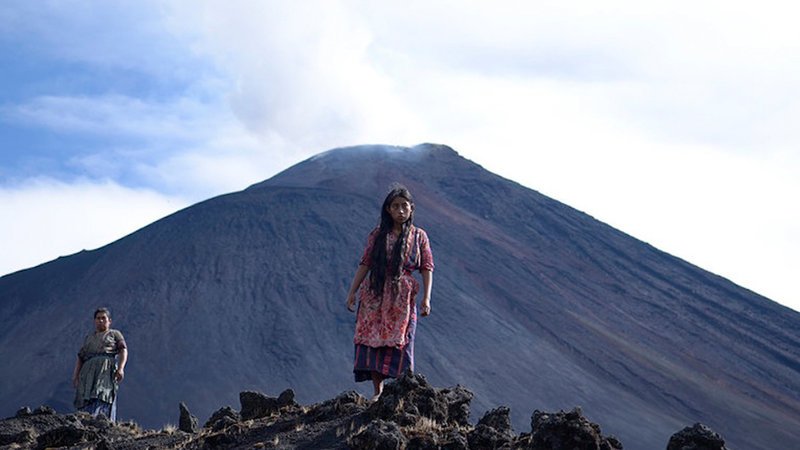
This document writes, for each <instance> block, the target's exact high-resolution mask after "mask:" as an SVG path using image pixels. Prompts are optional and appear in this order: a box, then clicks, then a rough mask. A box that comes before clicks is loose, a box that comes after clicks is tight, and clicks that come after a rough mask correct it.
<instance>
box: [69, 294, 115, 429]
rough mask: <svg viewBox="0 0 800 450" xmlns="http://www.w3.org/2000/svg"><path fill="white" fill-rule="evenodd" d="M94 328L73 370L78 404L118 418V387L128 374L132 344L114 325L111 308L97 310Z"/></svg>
mask: <svg viewBox="0 0 800 450" xmlns="http://www.w3.org/2000/svg"><path fill="white" fill-rule="evenodd" d="M94 329H95V331H94V333H92V334H89V335H88V336H86V339H85V340H84V341H83V346H82V347H81V350H80V351H79V352H78V359H77V361H76V362H75V371H74V372H73V374H72V385H73V386H74V387H75V389H76V392H75V408H77V409H78V411H84V412H88V413H90V414H92V415H93V416H97V415H98V414H101V413H102V414H104V415H105V416H106V417H108V418H109V419H110V420H111V421H112V422H113V421H115V420H116V419H117V388H118V386H119V383H120V382H121V381H122V380H123V379H124V378H125V364H126V363H127V362H128V346H127V345H126V344H125V338H124V337H123V336H122V333H120V332H119V331H117V330H113V329H111V313H110V312H109V311H108V309H107V308H99V309H97V310H96V311H95V312H94ZM117 355H119V364H117V361H116V357H117Z"/></svg>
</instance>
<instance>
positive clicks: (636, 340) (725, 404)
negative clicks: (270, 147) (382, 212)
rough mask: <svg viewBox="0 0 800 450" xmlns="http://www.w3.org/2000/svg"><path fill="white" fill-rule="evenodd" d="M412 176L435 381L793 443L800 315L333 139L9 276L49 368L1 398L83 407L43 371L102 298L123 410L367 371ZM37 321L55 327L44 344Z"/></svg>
mask: <svg viewBox="0 0 800 450" xmlns="http://www.w3.org/2000/svg"><path fill="white" fill-rule="evenodd" d="M392 181H400V182H403V183H405V184H406V185H408V186H409V188H410V189H411V191H412V193H414V195H415V199H416V203H417V217H416V221H417V223H418V224H419V225H420V226H422V227H423V228H425V229H426V230H427V231H428V233H429V236H430V237H431V241H432V245H433V251H434V257H435V259H436V261H437V269H436V273H435V275H434V279H435V282H434V295H433V314H432V316H431V317H429V318H425V319H423V320H421V322H420V327H419V330H418V343H417V358H418V361H417V365H418V367H419V368H420V370H422V371H424V372H425V373H427V374H429V375H430V377H431V380H432V382H434V383H436V384H440V385H449V384H451V383H452V382H463V383H465V384H469V385H470V386H472V387H474V388H475V389H476V391H477V392H482V393H484V394H482V395H479V396H477V397H476V399H475V401H474V404H475V405H476V406H477V408H476V410H478V411H481V410H488V409H489V408H492V407H494V406H496V405H497V404H498V403H501V404H509V405H510V406H511V407H512V411H514V410H517V409H518V408H519V407H521V405H523V404H524V405H530V404H534V405H541V408H542V409H549V410H557V409H562V408H569V407H572V406H574V405H582V406H584V408H585V410H586V411H587V412H589V413H590V414H591V416H593V417H603V418H604V419H605V420H606V423H607V425H604V428H608V429H610V430H611V431H612V432H613V433H614V434H617V435H619V436H620V437H621V439H622V441H623V442H625V443H626V448H634V449H635V448H652V447H651V446H650V445H651V444H654V445H659V446H660V445H663V442H664V441H665V433H670V432H672V431H674V430H675V429H677V428H679V427H680V426H683V425H685V424H686V423H692V422H694V421H702V422H706V423H709V425H711V426H712V428H714V429H717V430H719V431H720V432H721V433H722V434H723V435H725V436H726V438H728V439H729V440H730V442H732V443H737V442H739V446H743V444H748V445H751V446H752V444H754V442H758V441H757V439H760V438H759V436H760V435H759V434H758V433H750V430H751V429H753V428H760V429H763V430H766V431H761V433H766V432H767V431H770V432H773V434H774V435H775V436H777V437H773V438H771V439H772V442H774V443H776V445H777V444H779V443H791V444H794V443H795V438H794V436H791V435H788V434H786V431H785V428H782V427H779V426H778V424H779V423H781V424H792V423H794V424H797V425H798V426H799V427H800V401H798V400H797V399H798V397H800V396H799V395H798V392H800V386H798V381H797V379H798V377H797V375H798V374H800V363H799V362H798V361H800V351H799V350H798V348H800V345H798V342H800V338H798V336H797V331H796V330H798V329H799V328H800V315H798V314H797V313H795V312H793V311H791V310H789V309H788V308H785V307H782V306H780V305H777V304H775V303H774V302H771V301H769V300H768V299H765V298H763V297H761V296H758V295H757V294H754V293H752V292H750V291H747V290H745V289H743V288H741V287H739V286H736V285H734V284H733V283H731V282H730V281H728V280H725V279H724V278H721V277H719V276H716V275H713V274H710V273H708V272H706V271H703V270H702V269H700V268H698V267H696V266H693V265H691V264H689V263H688V262H686V261H683V260H681V259H680V258H677V257H674V256H672V255H669V254H666V253H664V252H661V251H660V250H658V249H656V248H655V247H652V246H651V245H649V244H646V243H643V242H641V241H639V240H636V239H635V238H633V237H631V236H628V235H627V234H625V233H623V232H621V231H619V230H616V229H614V228H613V227H610V226H609V225H607V224H603V223H601V222H598V221H597V220H596V219H594V218H592V217H591V216H589V215H587V214H585V213H583V212H580V211H577V210H575V209H574V208H570V207H569V206H567V205H564V204H562V203H560V202H558V201H556V200H553V199H550V198H548V197H546V196H544V195H542V194H540V193H538V192H536V191H533V190H529V189H527V188H524V187H522V186H520V185H519V184H517V183H514V182H513V181H510V180H506V179H504V178H502V177H498V176H497V175H494V174H492V173H490V172H488V171H486V170H485V169H483V168H482V167H480V166H479V165H477V164H475V163H473V162H471V161H468V160H466V159H464V158H462V157H461V156H459V155H458V154H457V152H455V151H454V150H452V149H450V148H449V147H446V146H438V145H430V144H423V145H420V146H417V147H414V148H410V149H409V148H403V147H391V148H389V149H388V150H387V149H386V148H384V147H382V146H370V147H351V148H346V149H334V150H331V151H329V152H325V153H323V154H321V155H318V156H316V157H312V158H310V159H308V160H306V161H303V162H301V163H299V164H297V165H295V166H293V167H292V168H289V169H287V170H286V171H283V172H281V173H280V174H278V175H276V176H274V177H272V178H270V179H269V180H266V181H264V182H261V183H257V184H254V185H252V186H250V187H248V188H247V189H245V190H243V191H241V192H237V193H232V194H226V195H223V196H219V197H215V198H212V199H209V200H206V201H204V202H200V203H198V204H197V205H194V206H192V207H189V208H186V209H184V210H181V211H179V212H177V213H175V214H173V215H170V216H168V217H166V218H164V219H162V220H159V221H157V222H155V223H154V224H152V225H150V226H148V227H145V228H143V229H141V230H139V231H137V232H135V233H133V234H131V235H129V236H127V237H125V238H123V239H120V240H118V241H115V242H114V243H112V244H109V245H108V246H105V247H103V248H101V249H98V250H94V251H92V252H83V253H79V254H76V255H73V256H71V257H67V258H61V259H58V260H55V261H53V262H51V263H48V264H46V265H44V266H39V267H37V268H35V269H29V270H28V271H23V272H21V273H20V272H18V273H16V274H13V275H14V276H10V277H9V276H6V277H3V278H0V299H2V304H1V305H0V308H1V310H0V312H2V313H3V314H2V316H3V317H4V319H0V320H2V322H0V325H2V327H0V350H2V351H3V353H4V354H11V355H12V357H13V360H14V362H15V366H20V367H24V368H29V369H27V370H29V371H30V373H32V374H30V373H29V374H27V377H28V379H24V377H23V378H20V376H19V375H18V374H17V373H16V372H13V371H10V370H8V369H3V368H0V379H2V380H4V381H5V380H8V383H5V382H4V385H5V384H7V386H6V390H4V391H2V392H0V398H3V399H6V402H7V403H11V404H6V403H4V404H3V405H0V406H2V407H3V408H4V409H5V410H7V411H10V410H13V409H15V408H16V407H18V406H19V405H20V404H24V403H34V404H35V403H50V404H53V405H54V406H57V409H59V408H60V409H62V410H64V409H68V408H69V405H68V398H69V397H68V394H69V392H70V389H69V386H68V385H66V381H67V379H68V375H66V376H65V377H64V382H61V383H58V384H56V383H53V382H50V381H48V380H47V379H43V378H42V377H40V376H39V375H37V374H36V369H39V370H41V367H42V365H43V364H45V363H46V364H47V365H48V366H52V367H61V368H62V369H61V370H62V371H63V368H64V367H65V365H67V366H68V365H69V364H70V362H69V361H68V362H67V363H66V364H65V363H64V362H63V361H62V360H65V359H67V360H68V359H69V358H64V357H63V356H62V355H63V354H64V353H69V352H70V351H76V350H77V348H75V349H74V350H73V349H72V348H71V347H70V346H69V345H66V344H67V343H72V344H71V345H72V346H73V347H76V346H77V345H79V344H78V343H79V342H80V339H81V333H80V330H81V327H83V329H85V327H86V326H87V325H88V321H87V320H86V319H85V317H84V316H85V315H87V314H90V312H91V311H92V310H93V308H94V307H96V306H97V305H99V304H108V303H111V305H110V306H112V311H115V314H116V317H115V319H117V322H116V323H117V324H120V328H121V329H122V331H123V332H125V334H126V338H127V339H128V340H129V342H130V343H131V347H132V351H131V364H130V366H129V368H128V370H127V372H128V377H127V379H126V382H125V384H124V385H123V391H122V400H121V402H122V403H121V405H120V408H121V409H120V411H121V414H122V415H123V417H124V416H125V411H126V409H127V411H128V414H131V417H136V416H137V415H138V414H145V411H147V409H146V408H145V407H144V405H143V404H140V403H142V402H138V403H137V402H136V401H135V400H136V399H135V398H129V397H126V395H128V394H126V392H130V395H132V397H144V398H147V396H148V393H151V391H152V390H153V389H155V390H156V391H157V393H158V396H160V397H161V398H160V400H150V401H151V402H153V403H154V404H156V405H165V406H157V407H156V408H155V411H156V413H155V417H159V414H161V415H164V416H165V417H166V414H167V410H171V408H172V407H174V404H176V403H177V402H178V401H180V400H190V399H192V403H193V404H194V403H195V401H196V403H197V404H198V405H200V406H199V407H198V408H197V409H198V411H200V412H201V414H208V413H210V410H209V409H210V408H211V407H213V406H215V405H218V404H219V402H220V401H221V399H223V401H224V399H225V398H235V395H236V393H237V392H239V390H241V388H245V389H247V388H251V387H252V388H257V389H261V390H264V391H269V389H266V387H268V386H274V385H279V386H286V385H291V386H295V385H297V386H298V387H301V389H300V391H301V392H303V391H305V392H307V394H304V395H308V397H307V398H301V400H302V401H305V402H311V401H316V400H319V399H321V398H325V397H326V396H330V395H331V394H332V393H335V392H340V391H343V390H345V389H347V388H351V387H352V381H351V380H350V376H351V375H350V372H349V371H350V369H351V364H352V360H351V358H352V354H351V353H352V347H351V346H352V343H351V341H350V337H351V336H352V320H353V318H352V316H351V315H349V314H348V313H347V312H346V311H345V310H344V307H343V302H344V295H345V293H346V291H347V287H348V286H349V282H350V278H351V277H352V273H353V271H354V270H355V267H356V265H357V263H358V258H359V256H360V253H361V251H362V249H363V245H364V241H365V238H366V234H367V233H368V232H369V230H370V229H371V228H372V227H373V226H374V225H375V224H376V223H377V209H378V206H379V204H380V201H381V200H382V193H383V192H385V190H386V188H387V187H388V185H389V183H390V182H392ZM297 280H302V282H297ZM87 311H88V313H87ZM12 314H13V317H15V318H18V319H19V320H18V321H17V322H14V321H9V320H8V317H11V315H12ZM37 318H38V319H39V320H41V321H43V322H44V323H48V324H50V323H52V324H55V329H54V330H50V331H45V332H44V333H43V335H42V336H41V339H42V341H43V343H39V344H38V345H32V344H31V343H30V342H28V341H27V340H25V339H23V338H22V336H24V335H25V330H26V329H28V328H30V327H31V326H32V324H33V323H35V320H37ZM3 330H5V332H4V331H3ZM48 342H58V345H56V347H58V348H48V347H47V345H46V344H47V343H48ZM164 342H167V343H168V344H169V345H166V346H165V345H164ZM234 343H235V344H236V345H233V344H234ZM51 347H52V346H51ZM228 361H230V363H231V364H230V365H228V363H227V362H228ZM740 366H741V367H740ZM201 374H202V376H201ZM144 379H147V380H164V381H160V382H159V383H156V386H155V387H150V388H148V383H145V382H144V381H143V380H144ZM20 380H22V381H25V382H27V383H28V384H30V383H31V381H32V380H35V381H36V382H37V383H42V384H41V385H38V384H37V385H36V386H47V388H46V389H42V388H39V389H31V388H30V387H26V383H25V382H22V381H20ZM152 384H153V383H152V382H151V383H150V385H152ZM160 384H163V386H160ZM12 385H13V387H14V388H15V389H8V387H11V386H12ZM210 386H213V388H211V387H210ZM212 391H213V392H212ZM49 399H55V400H58V399H60V400H58V401H56V402H49V401H47V400H49ZM126 401H127V404H126ZM12 402H15V403H12ZM166 405H169V406H166ZM205 405H208V406H205ZM621 405H628V406H626V408H622V407H621ZM731 405H736V411H729V410H730V409H731ZM162 410H163V412H160V413H159V411H162ZM631 411H635V412H636V413H635V414H633V413H631ZM512 418H513V413H512ZM514 420H515V422H516V423H519V422H520V421H521V420H524V419H520V418H519V417H518V416H517V417H516V419H514ZM718 422H719V423H718ZM667 436H668V434H667ZM753 439H756V441H753ZM775 448H780V447H775Z"/></svg>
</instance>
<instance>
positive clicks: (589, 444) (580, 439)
mask: <svg viewBox="0 0 800 450" xmlns="http://www.w3.org/2000/svg"><path fill="white" fill-rule="evenodd" d="M529 448H530V449H532V450H551V449H559V448H569V449H571V450H615V449H620V450H621V449H622V444H621V443H620V442H619V441H618V440H617V439H616V438H615V437H613V436H608V437H606V436H603V434H602V433H601V431H600V426H599V425H597V424H596V423H592V422H590V421H589V420H588V419H586V418H585V417H584V416H583V413H582V412H581V409H580V408H575V409H573V410H572V411H569V412H564V411H560V412H558V413H555V414H553V413H546V412H542V411H538V410H537V411H534V412H533V415H532V416H531V436H530V443H529Z"/></svg>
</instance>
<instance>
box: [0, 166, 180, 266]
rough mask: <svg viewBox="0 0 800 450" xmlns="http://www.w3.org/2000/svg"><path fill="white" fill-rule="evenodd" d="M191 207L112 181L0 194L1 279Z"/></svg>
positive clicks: (36, 183) (50, 183)
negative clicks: (4, 275) (3, 276)
mask: <svg viewBox="0 0 800 450" xmlns="http://www.w3.org/2000/svg"><path fill="white" fill-rule="evenodd" d="M186 206H188V202H187V201H186V200H185V199H182V198H180V197H169V196H165V195H162V194H159V193H157V192H154V191H151V190H145V189H142V190H137V189H129V188H125V187H122V186H119V185H118V184H116V183H114V182H112V181H104V182H91V181H79V182H76V183H73V184H66V183H63V182H60V181H56V180H52V179H46V178H40V179H36V180H29V181H27V182H26V183H25V184H24V185H20V186H16V187H6V188H2V189H0V210H2V211H4V212H8V211H11V212H12V213H11V214H6V213H4V218H3V220H2V221H0V236H1V237H2V245H0V247H2V248H3V252H0V274H6V273H11V272H14V271H17V270H22V269H25V268H28V267H32V266H35V265H38V264H41V263H43V262H45V261H50V260H52V259H55V258H57V257H59V256H65V255H69V254H73V253H76V252H79V251H81V250H84V249H86V250H91V249H95V248H98V247H101V246H103V245H105V244H108V243H110V242H112V241H115V240H117V239H119V238H121V237H123V236H125V235H127V234H129V233H132V232H134V231H136V230H137V229H139V228H141V227H144V226H146V225H148V224H150V223H152V222H154V221H156V220H158V219H160V218H161V217H164V216H166V215H168V214H170V213H172V212H174V211H177V210H178V209H181V208H184V207H186Z"/></svg>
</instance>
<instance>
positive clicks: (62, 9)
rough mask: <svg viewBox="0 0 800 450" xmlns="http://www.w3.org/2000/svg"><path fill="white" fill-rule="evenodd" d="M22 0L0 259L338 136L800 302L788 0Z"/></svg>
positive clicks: (7, 92)
mask: <svg viewBox="0 0 800 450" xmlns="http://www.w3.org/2000/svg"><path fill="white" fill-rule="evenodd" d="M758 7H759V9H758V10H753V9H752V8H753V6H752V5H751V4H748V3H743V2H742V3H739V2H730V1H728V2H716V1H715V2H680V1H678V2H664V3H663V4H662V3H658V2H633V1H610V2H602V3H599V2H588V1H587V2H550V1H545V2H529V1H505V2H492V3H488V2H469V1H435V2H430V1H429V2H421V1H409V2H402V4H401V3H396V4H393V3H389V2H380V3H376V2H367V1H316V2H310V1H301V2H273V1H239V2H222V1H202V0H200V1H170V2H154V1H152V2H151V1H119V2H104V1H99V0H98V1H77V0H76V1H42V2H28V1H22V0H20V1H13V0H12V1H7V2H3V4H2V6H0V67H2V69H0V85H2V86H3V89H1V90H0V210H2V211H3V217H4V218H8V217H10V218H13V220H8V219H6V220H3V221H2V222H3V223H2V225H0V239H1V240H2V248H3V249H4V250H6V251H4V252H1V253H2V255H0V273H10V272H13V271H15V270H19V269H22V268H26V267H31V266H34V265H37V264H39V263H42V262H45V261H48V260H50V259H53V258H55V257H58V256H61V255H66V254H71V253H74V252H77V251H80V250H81V249H84V248H86V249H91V248H97V247H99V246H102V245H104V244H106V243H108V242H110V241H113V240H115V239H118V238H120V237H122V236H124V235H125V234H127V233H130V232H132V231H134V230H136V229H137V228H140V227H142V226H144V225H146V224H148V223H151V222H152V221H154V220H157V219H158V218H160V217H163V216H164V215H166V214H169V213H171V212H173V211H175V210H177V209H180V208H183V207H185V206H188V205H190V204H192V203H194V202H197V201H200V200H203V199H205V198H208V197H211V196H214V195H218V194H222V193H226V192H231V191H235V190H239V189H243V188H245V187H247V186H248V185H250V184H252V183H255V182H258V181H261V180H263V179H266V178H268V177H270V176H272V175H274V174H275V173H277V172H278V171H280V170H282V169H284V168H286V167H288V166H289V165H291V164H293V163H296V162H299V161H301V160H303V159H305V158H307V157H309V156H311V155H313V154H316V153H319V152H322V151H324V150H327V149H330V148H334V147H338V146H344V145H356V144H366V143H385V144H396V145H415V144H418V143H421V142H439V143H444V144H448V145H450V146H452V147H454V148H455V149H456V150H457V151H459V152H460V153H461V154H462V155H463V156H465V157H467V158H470V159H472V160H473V161H475V162H477V163H479V164H481V165H483V166H484V167H486V168H487V169H489V170H492V171H493V172H495V173H498V174H500V175H502V176H505V177H507V178H510V179H513V180H515V181H518V182H520V183H522V184H523V185H526V186H528V187H531V188H533V189H536V190H539V191H541V192H543V193H545V194H547V195H550V196H552V197H554V198H556V199H558V200H560V201H563V202H565V203H567V204H569V205H571V206H574V207H576V208H578V209H581V210H583V211H585V212H587V213H589V214H591V215H593V216H595V217H596V218H598V219H600V220H603V221H605V222H607V223H610V224H611V225H613V226H615V227H617V228H619V229H621V230H623V231H625V232H627V233H629V234H632V235H634V236H636V237H638V238H640V239H642V240H644V241H647V242H649V243H651V244H653V245H655V246H656V247H659V248H661V249H662V250H665V251H667V252H670V253H672V254H675V255H677V256H679V257H682V258H684V259H686V260H688V261H690V262H692V263H694V264H697V265H699V266H701V267H704V268H706V269H708V270H711V271H713V272H715V273H718V274H720V275H723V276H725V277H727V278H729V279H731V280H733V281H734V282H736V283H738V284H740V285H743V286H745V287H747V288H750V289H752V290H754V291H756V292H759V293H761V294H763V295H766V296H768V297H770V298H772V299H774V300H776V301H779V302H781V303H784V304H787V305H791V306H792V307H793V308H795V309H800V288H798V287H796V286H795V284H796V283H794V282H793V279H794V276H795V274H796V273H799V272H800V256H798V255H800V238H798V236H800V211H798V207H797V206H796V203H797V201H796V199H797V198H798V194H800V177H798V174H800V150H798V149H800V131H798V130H797V127H796V125H795V124H796V123H797V119H798V117H800V86H799V85H798V81H797V79H796V78H797V77H796V74H797V73H800V31H798V27H797V26H796V24H795V23H794V22H793V19H792V18H793V17H797V16H796V13H797V10H796V7H795V6H794V4H793V3H791V2H777V1H775V2H770V1H767V2H763V3H759V5H758Z"/></svg>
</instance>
